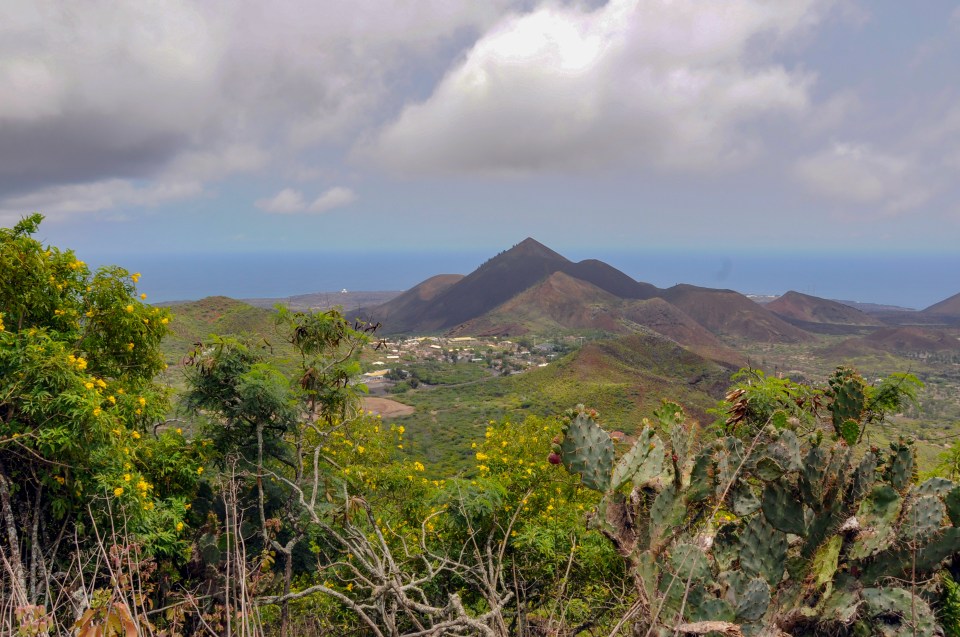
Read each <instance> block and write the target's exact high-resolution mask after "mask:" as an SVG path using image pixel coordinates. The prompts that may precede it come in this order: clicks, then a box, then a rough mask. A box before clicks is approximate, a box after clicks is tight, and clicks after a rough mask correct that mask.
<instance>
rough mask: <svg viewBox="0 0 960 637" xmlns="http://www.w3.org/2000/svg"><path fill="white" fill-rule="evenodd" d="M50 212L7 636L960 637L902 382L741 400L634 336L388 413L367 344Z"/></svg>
mask: <svg viewBox="0 0 960 637" xmlns="http://www.w3.org/2000/svg"><path fill="white" fill-rule="evenodd" d="M39 223H40V217H39V216H34V217H31V218H29V219H26V220H24V221H23V222H21V223H20V224H18V225H17V226H16V227H15V228H13V229H10V230H2V231H0V310H2V313H0V390H2V391H0V558H2V559H0V564H2V573H3V574H2V575H0V600H4V603H3V604H0V633H2V634H11V635H13V634H16V635H24V636H27V635H29V636H34V635H68V634H70V635H73V634H79V635H82V636H84V637H86V636H88V635H90V636H92V635H103V636H104V637H110V636H113V635H124V636H125V637H133V636H137V635H150V636H157V637H161V636H162V637H178V636H186V635H231V636H232V635H244V636H248V635H253V636H261V635H262V636H267V635H307V636H309V635H377V636H380V635H390V636H398V637H399V636H401V635H411V636H412V635H417V636H426V635H438V636H439V635H486V636H493V637H506V636H507V635H521V636H533V635H573V634H582V633H586V634H591V633H592V634H604V635H610V634H631V633H632V634H647V635H653V634H656V635H668V634H707V633H717V632H721V633H724V634H727V635H741V634H742V635H748V634H749V635H764V634H779V635H786V634H789V635H821V634H831V635H839V636H844V637H846V636H850V637H853V636H854V635H858V636H859V635H868V634H877V635H881V634H882V635H903V636H906V635H923V636H932V635H936V634H940V633H942V632H944V631H946V633H947V634H955V632H956V630H957V625H958V620H957V618H958V617H960V610H958V609H960V602H958V592H957V585H956V583H955V581H956V576H957V575H958V573H957V567H956V564H955V563H954V559H955V558H956V557H957V556H958V555H960V536H958V534H957V524H958V523H960V487H958V486H956V484H955V483H954V482H953V480H955V479H956V478H957V473H958V469H957V467H958V466H960V461H958V460H957V458H960V451H958V449H960V445H954V446H953V447H952V448H951V449H948V450H946V451H944V450H943V449H940V450H939V454H940V455H942V458H941V459H940V464H939V465H934V463H933V462H931V463H930V464H929V465H928V466H929V467H931V468H932V469H931V470H932V472H934V473H938V474H940V475H937V476H931V477H929V479H926V480H925V481H923V482H919V479H918V462H917V459H916V454H915V451H914V446H913V445H912V444H911V443H910V442H909V441H908V440H906V439H903V440H901V439H900V438H899V437H894V438H892V440H890V443H891V444H889V445H885V447H887V449H888V450H885V451H881V450H880V448H879V447H877V446H876V445H875V444H873V443H875V442H876V439H877V437H879V435H880V434H883V435H885V436H886V435H887V434H889V432H890V431H891V429H890V427H891V420H892V419H893V418H894V416H893V414H902V413H906V414H908V415H909V417H910V418H913V419H914V420H915V421H916V422H919V412H917V411H916V410H918V409H920V406H919V404H918V403H922V401H923V400H924V397H925V396H926V395H928V394H925V393H924V392H925V391H927V390H923V389H922V388H921V387H920V386H919V383H918V382H917V379H916V378H914V377H913V376H911V375H894V376H887V378H886V380H882V381H876V382H868V381H867V380H866V379H865V378H864V377H862V376H861V375H860V374H858V373H857V372H856V371H854V370H853V369H852V368H841V369H837V370H830V371H828V372H827V373H825V374H823V375H821V376H820V377H826V378H827V380H826V381H825V382H824V383H819V384H818V383H812V382H803V381H802V379H797V378H795V379H794V380H790V379H787V378H783V377H780V376H779V375H777V374H770V375H765V374H763V373H762V372H759V371H757V370H744V371H742V372H740V373H739V374H738V375H736V376H735V377H734V379H733V382H734V386H733V387H732V388H729V390H728V387H727V385H728V383H729V380H728V378H729V371H728V370H726V369H725V368H722V367H720V366H719V365H717V364H715V363H712V362H710V361H707V360H705V359H703V358H701V357H699V356H697V355H695V354H692V353H690V352H689V351H687V350H686V349H684V348H682V347H679V346H678V345H677V344H676V343H674V342H672V341H669V340H667V339H665V338H661V337H657V336H655V335H650V334H637V335H634V336H629V337H625V338H618V339H614V340H601V341H597V342H592V343H588V344H586V345H584V346H583V347H582V348H580V349H579V350H576V351H573V352H570V353H568V354H566V355H565V356H563V357H562V358H560V359H559V360H557V361H556V362H554V363H551V364H549V365H547V366H545V367H537V368H534V369H531V370H530V371H527V372H524V373H522V374H517V375H504V376H499V377H492V376H490V372H489V369H490V368H489V367H488V366H487V365H486V364H482V363H479V362H477V363H473V362H469V360H460V361H459V362H451V361H450V359H449V357H448V358H447V360H437V361H431V362H424V361H417V362H414V361H404V362H403V363H402V364H401V367H400V368H401V369H404V370H405V371H406V373H407V374H408V377H407V378H405V379H403V380H402V381H399V382H407V383H408V385H412V383H410V382H409V381H410V380H414V379H415V380H416V381H417V387H416V388H411V389H410V390H408V391H406V392H404V393H400V394H396V397H397V398H400V399H402V400H404V401H408V402H409V403H410V404H412V405H414V406H415V407H416V409H417V411H416V413H415V414H414V415H413V416H408V417H405V418H403V419H399V420H396V421H394V422H387V421H385V420H384V419H382V418H380V417H379V416H376V415H374V414H372V413H370V412H368V411H364V410H363V409H362V408H361V400H362V398H363V396H364V393H365V391H366V387H365V386H363V385H362V384H360V383H358V382H357V379H358V377H359V374H360V372H361V371H362V370H363V369H364V365H368V364H370V363H371V361H370V357H371V355H372V354H370V353H369V352H370V347H369V346H371V345H373V344H374V342H375V340H376V338H377V337H376V334H375V331H374V330H373V329H372V327H370V326H368V325H366V324H363V323H356V322H353V321H348V320H347V319H346V318H345V317H344V316H343V315H342V314H341V313H340V312H338V311H336V310H330V311H324V312H316V313H312V312H292V311H288V310H286V309H283V308H279V309H278V310H277V311H275V312H270V311H265V310H259V309H256V308H251V307H250V306H247V305H245V304H242V303H238V302H234V301H231V300H229V299H223V298H214V299H205V300H204V301H201V302H197V303H191V304H186V305H183V306H180V307H179V308H178V309H177V310H175V314H173V315H171V313H170V312H169V311H168V310H166V309H162V308H156V307H151V306H149V305H146V304H144V303H143V301H144V299H143V298H142V296H141V295H138V293H137V290H136V284H137V281H138V278H139V275H138V274H136V273H133V274H131V273H128V272H126V271H125V270H123V269H121V268H116V267H112V268H103V269H101V270H99V271H97V272H90V271H89V269H88V268H87V267H86V265H85V264H84V263H83V262H82V261H79V260H77V259H76V257H75V255H74V254H73V253H72V252H69V251H60V250H58V249H57V248H54V247H44V246H42V245H41V244H40V243H39V242H37V241H36V240H35V239H34V238H33V237H32V235H33V234H34V233H35V232H36V230H37V226H38V224H39ZM171 328H172V330H173V333H172V334H171ZM447 349H448V350H449V348H447ZM781 353H782V352H781ZM454 359H455V357H454ZM173 363H176V366H177V373H176V374H172V373H171V372H172V370H171V369H165V366H166V365H170V366H171V367H173ZM521 363H522V362H521ZM526 364H529V362H527V363H526ZM817 364H819V363H817ZM869 377H870V378H873V377H874V374H872V373H871V374H870V376H869ZM723 396H725V399H723V400H719V399H720V398H721V397H723ZM663 397H669V398H671V399H674V400H677V401H679V402H676V403H675V402H663V401H662V398H663ZM718 400H719V402H718ZM577 403H587V404H589V405H591V406H592V407H599V408H600V409H601V410H602V412H603V413H604V415H605V417H606V418H607V422H608V423H610V425H608V428H609V429H618V430H620V431H621V432H624V434H620V435H615V436H611V435H610V433H608V432H607V430H605V429H604V428H602V427H601V426H600V425H599V424H598V423H599V422H600V421H599V415H598V414H597V412H594V411H590V410H586V409H583V408H581V409H579V410H577V411H568V410H567V408H568V407H569V406H570V405H573V404H577ZM680 404H683V405H684V407H683V408H681V406H680ZM561 414H565V415H561ZM644 416H649V418H644ZM896 418H901V416H896ZM700 423H703V424H700ZM557 465H563V466H557ZM925 477H926V476H925ZM951 631H952V632H951Z"/></svg>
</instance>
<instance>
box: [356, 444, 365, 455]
mask: <svg viewBox="0 0 960 637" xmlns="http://www.w3.org/2000/svg"><path fill="white" fill-rule="evenodd" d="M363 451H364V449H363V445H357V453H363Z"/></svg>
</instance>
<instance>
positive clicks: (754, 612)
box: [737, 577, 770, 622]
mask: <svg viewBox="0 0 960 637" xmlns="http://www.w3.org/2000/svg"><path fill="white" fill-rule="evenodd" d="M768 606H770V585H769V584H767V582H766V581H765V580H764V579H762V578H760V577H755V578H753V579H752V580H750V582H749V583H748V584H747V586H746V588H745V589H744V590H743V591H742V592H741V593H740V594H739V595H738V596H737V619H738V620H740V621H748V622H755V621H757V620H758V619H760V618H761V617H763V614H764V613H766V612H767V607H768Z"/></svg>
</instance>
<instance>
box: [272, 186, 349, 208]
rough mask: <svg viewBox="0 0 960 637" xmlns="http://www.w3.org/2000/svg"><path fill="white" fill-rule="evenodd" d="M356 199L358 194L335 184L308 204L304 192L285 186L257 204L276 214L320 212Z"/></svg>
mask: <svg viewBox="0 0 960 637" xmlns="http://www.w3.org/2000/svg"><path fill="white" fill-rule="evenodd" d="M356 199H357V196H356V194H355V193H354V192H353V191H352V190H350V189H349V188H344V187H342V186H335V187H333V188H330V189H329V190H327V191H325V192H323V193H322V194H321V195H320V196H319V197H317V198H316V199H314V200H313V202H312V203H310V204H309V205H308V204H307V201H306V199H305V198H304V196H303V193H302V192H300V191H299V190H294V189H293V188H284V189H283V190H281V191H280V192H278V193H277V194H276V195H274V196H273V197H271V198H269V199H260V200H258V201H257V202H256V206H257V207H258V208H260V209H261V210H263V211H264V212H270V213H274V214H297V213H313V214H320V213H323V212H327V211H329V210H333V209H334V208H342V207H343V206H346V205H349V204H351V203H353V202H354V201H356Z"/></svg>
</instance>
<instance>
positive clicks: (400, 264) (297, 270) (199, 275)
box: [88, 251, 960, 309]
mask: <svg viewBox="0 0 960 637" xmlns="http://www.w3.org/2000/svg"><path fill="white" fill-rule="evenodd" d="M492 254H495V252H489V251H485V252H436V253H409V252H407V253H379V252H376V253H374V252H364V253H342V254H329V253H327V254H303V253H284V254H263V253H260V254H233V255H219V254H187V255H163V256H161V255H116V256H113V257H110V258H104V259H103V260H102V263H115V264H117V265H122V266H123V267H125V268H127V269H129V270H131V271H138V272H141V273H142V275H143V277H142V279H141V280H140V285H139V287H140V289H141V290H142V291H144V292H146V293H147V294H148V295H149V299H150V300H151V301H158V302H162V301H173V300H186V299H198V298H202V297H204V296H211V295H217V294H222V295H225V296H231V297H234V298H253V297H284V296H291V295H295V294H305V293H310V292H328V291H339V290H341V289H343V288H346V289H348V290H371V291H372V290H405V289H408V288H410V287H412V286H414V285H416V284H417V283H419V282H420V281H422V280H424V279H426V278H428V277H430V276H433V275H435V274H447V273H459V274H468V273H469V272H471V271H472V270H474V269H475V268H476V267H478V266H479V265H480V264H482V263H483V262H484V261H486V260H487V259H489V258H490V256H491V255H492ZM565 255H566V256H567V257H568V258H570V259H572V260H580V259H586V258H596V259H601V260H603V261H605V262H607V263H609V264H610V265H612V266H614V267H616V268H619V269H620V270H622V271H623V272H625V273H627V274H628V275H630V276H632V277H633V278H635V279H637V280H640V281H646V282H648V283H653V284H654V285H657V286H659V287H669V286H671V285H674V284H677V283H690V284H694V285H700V286H705V287H715V288H730V289H733V290H737V291H738V292H742V293H744V294H782V293H783V292H786V291H787V290H796V291H798V292H804V293H806V294H812V295H815V296H820V297H824V298H832V299H843V300H850V301H860V302H866V303H880V304H889V305H899V306H902V307H911V308H917V309H921V308H924V307H927V306H928V305H931V304H933V303H936V302H938V301H941V300H943V299H945V298H947V297H949V296H952V295H954V294H957V293H958V292H960V254H955V255H954V254H949V255H942V254H941V255H909V254H899V255H898V254H877V255H822V254H821V255H816V254H810V255H797V254H795V255H782V254H778V255H773V254H720V253H715V254H705V253H693V252H690V253H682V252H668V253H659V254H653V253H649V252H618V253H607V254H598V253H597V252H596V251H594V252H591V253H584V254H576V253H571V252H566V253H565ZM88 260H90V261H91V264H92V265H100V264H101V263H96V262H94V261H93V260H92V259H88Z"/></svg>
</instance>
